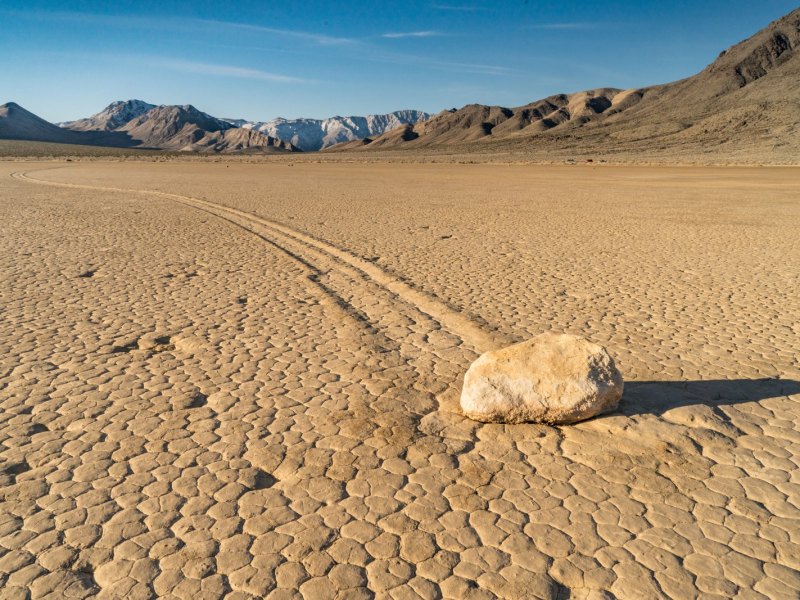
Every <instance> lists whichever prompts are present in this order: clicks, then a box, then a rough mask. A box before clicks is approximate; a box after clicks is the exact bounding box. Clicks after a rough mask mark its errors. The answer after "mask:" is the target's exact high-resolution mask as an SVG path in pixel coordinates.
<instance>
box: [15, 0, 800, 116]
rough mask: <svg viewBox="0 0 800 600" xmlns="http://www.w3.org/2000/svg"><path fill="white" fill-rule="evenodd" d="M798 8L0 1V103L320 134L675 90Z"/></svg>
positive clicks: (520, 2)
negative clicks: (355, 120)
mask: <svg viewBox="0 0 800 600" xmlns="http://www.w3.org/2000/svg"><path fill="white" fill-rule="evenodd" d="M796 7H797V0H791V1H784V0H760V1H759V2H752V1H751V0H746V1H740V0H700V1H698V0H670V1H664V0H640V1H628V2H614V1H604V2H598V1H597V0H591V1H584V0H570V1H569V2H564V1H563V0H514V1H508V2H502V1H494V2H492V1H489V0H427V1H408V2H400V1H395V0H383V1H378V0H375V1H373V2H365V1H353V0H339V1H337V2H333V1H328V2H325V1H321V0H313V1H306V2H300V1H293V0H281V1H269V0H260V1H256V0H239V1H237V2H230V3H223V2H219V1H218V0H215V1H213V2H212V1H209V0H191V1H189V2H183V1H180V2H170V1H169V0H161V1H160V2H153V1H149V0H139V1H129V0H116V1H115V2H107V1H106V2H102V1H98V0H84V1H69V0H61V1H53V0H50V1H45V0H24V1H14V0H0V55H2V57H3V71H2V75H0V103H2V102H8V101H14V102H17V103H18V104H20V105H22V106H23V107H25V108H27V109H28V110H30V111H32V112H34V113H36V114H38V115H39V116H41V117H42V118H45V119H47V120H49V121H53V122H57V121H64V120H69V119H75V118H80V117H84V116H87V115H89V114H93V113H95V112H98V111H100V110H101V109H102V108H103V107H105V106H106V105H108V104H109V103H110V102H112V101H114V100H124V99H129V98H138V99H141V100H145V101H147V102H151V103H153V104H193V105H194V106H196V107H197V108H199V109H200V110H203V111H205V112H208V113H210V114H212V115H215V116H218V117H227V118H244V119H250V120H268V119H271V118H274V117H279V116H280V117H286V118H298V117H309V118H325V117H330V116H333V115H364V114H375V113H385V112H390V111H393V110H399V109H420V110H425V111H428V112H438V111H440V110H442V109H445V108H452V107H460V106H463V105H465V104H470V103H475V102H477V103H481V104H499V105H502V106H519V105H522V104H526V103H528V102H531V101H533V100H537V99H539V98H543V97H546V96H549V95H551V94H555V93H561V92H575V91H580V90H584V89H590V88H594V87H618V88H630V87H641V86H645V85H650V84H656V83H666V82H668V81H673V80H676V79H681V78H683V77H687V76H690V75H692V74H694V73H696V72H697V71H699V70H701V69H702V68H703V67H705V66H706V65H707V64H708V63H710V62H712V61H713V60H714V59H715V58H716V57H717V55H718V54H719V53H720V52H721V51H722V50H723V49H725V48H727V47H729V46H731V45H732V44H734V43H737V42H739V41H741V40H743V39H745V38H746V37H749V36H750V35H752V34H753V33H755V32H756V31H758V30H759V29H761V28H763V27H764V26H766V25H767V24H768V23H770V22H771V21H773V20H775V19H777V18H779V17H781V16H783V15H784V14H786V13H788V12H790V11H791V10H793V9H794V8H796Z"/></svg>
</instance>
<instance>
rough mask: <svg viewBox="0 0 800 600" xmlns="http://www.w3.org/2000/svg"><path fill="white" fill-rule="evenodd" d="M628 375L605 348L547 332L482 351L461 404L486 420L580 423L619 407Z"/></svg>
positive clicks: (466, 382)
mask: <svg viewBox="0 0 800 600" xmlns="http://www.w3.org/2000/svg"><path fill="white" fill-rule="evenodd" d="M622 388H623V382H622V375H621V374H620V372H619V370H617V367H616V366H615V365H614V359H612V358H611V356H610V355H609V354H608V352H607V351H606V349H605V348H603V347H602V346H600V345H598V344H593V343H592V342H590V341H588V340H586V339H584V338H581V337H578V336H575V335H566V334H558V333H543V334H541V335H538V336H536V337H535V338H533V339H531V340H528V341H526V342H522V343H519V344H514V345H513V346H508V347H507V348H502V349H500V350H493V351H491V352H486V353H485V354H483V355H481V356H480V357H479V358H478V359H477V360H476V361H475V362H473V363H472V365H471V366H470V368H469V370H467V374H466V375H465V376H464V388H463V390H462V392H461V408H462V410H463V411H464V414H465V415H466V416H467V417H469V418H471V419H474V420H476V421H483V422H486V423H523V422H533V423H548V424H551V425H558V424H567V423H575V422H577V421H582V420H584V419H589V418H591V417H594V416H596V415H599V414H601V413H605V412H609V411H611V410H614V409H615V408H616V407H617V405H618V404H619V400H620V398H622Z"/></svg>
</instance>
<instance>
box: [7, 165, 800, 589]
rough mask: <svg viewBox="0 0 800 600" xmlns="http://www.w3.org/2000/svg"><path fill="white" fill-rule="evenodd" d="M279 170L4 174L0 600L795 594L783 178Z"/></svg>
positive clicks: (792, 195)
mask: <svg viewBox="0 0 800 600" xmlns="http://www.w3.org/2000/svg"><path fill="white" fill-rule="evenodd" d="M289 166H290V165H289V163H286V162H283V163H274V164H262V165H247V164H228V163H212V164H202V163H195V164H193V163H183V164H180V163H179V164H174V163H164V164H147V163H125V164H120V163H92V164H78V163H70V164H69V165H67V164H66V163H62V164H58V163H52V164H49V165H48V164H44V163H41V162H40V163H35V164H33V163H31V164H25V163H22V162H15V163H5V164H0V248H1V249H2V251H1V252H0V274H1V275H0V277H2V286H1V287H0V301H1V302H2V310H3V319H2V321H1V322H0V597H2V598H44V597H50V598H87V597H101V598H121V597H125V598H151V597H165V598H173V597H174V598H192V599H197V598H223V597H224V598H230V599H234V598H237V599H238V598H242V599H243V598H263V597H267V598H298V597H302V598H306V599H317V598H371V597H378V598H393V599H400V598H475V599H478V598H562V599H566V598H570V599H578V598H709V599H710V598H732V597H737V598H797V596H798V590H799V589H800V574H799V573H798V569H799V568H800V485H799V484H800V480H799V479H798V477H799V476H798V472H799V471H798V466H800V433H798V420H799V417H800V406H799V405H798V401H800V366H799V365H798V353H799V352H800V295H798V294H797V290H798V289H800V244H798V231H800V204H798V202H797V198H798V197H800V169H793V168H771V169H770V168H667V167H659V168H647V167H605V166H603V167H582V166H581V167H579V166H574V167H557V166H550V167H545V166H540V167H536V166H500V165H400V164H397V165H392V164H369V165H366V164H365V165H358V164H297V165H295V166H294V167H293V168H289ZM146 190H149V191H146ZM549 329H557V330H562V331H568V332H572V333H578V334H581V335H585V336H588V337H590V338H591V339H593V340H595V341H597V342H600V343H602V344H605V345H606V346H607V347H608V348H609V349H610V350H611V352H612V353H613V354H614V355H615V357H616V358H617V363H618V365H619V366H620V368H621V370H622V372H623V374H624V375H625V377H626V381H627V382H628V383H627V385H626V392H625V396H624V398H623V401H622V406H621V410H620V411H619V412H618V413H615V414H612V415H607V416H604V417H601V418H597V419H594V420H592V421H589V422H586V423H582V424H579V425H576V426H569V427H563V428H553V427H545V426H535V425H515V426H507V427H506V426H501V425H484V424H478V423H474V422H471V421H469V420H466V419H464V418H463V417H461V416H460V415H459V412H458V394H459V391H460V385H461V377H462V376H463V373H464V371H465V370H466V368H467V366H468V365H469V363H470V362H471V361H472V360H473V359H474V358H475V357H476V356H477V352H479V351H482V350H485V349H488V348H491V347H496V346H499V345H502V344H505V343H508V342H511V341H516V340H520V339H523V338H527V337H530V336H533V335H535V334H537V333H539V332H541V331H544V330H549Z"/></svg>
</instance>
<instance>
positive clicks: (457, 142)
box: [331, 9, 800, 160]
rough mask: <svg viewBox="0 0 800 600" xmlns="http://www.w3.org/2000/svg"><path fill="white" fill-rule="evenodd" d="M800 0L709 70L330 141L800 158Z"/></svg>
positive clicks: (447, 114)
mask: <svg viewBox="0 0 800 600" xmlns="http://www.w3.org/2000/svg"><path fill="white" fill-rule="evenodd" d="M799 45H800V9H797V10H795V11H793V12H791V13H790V14H788V15H786V16H785V17H783V18H781V19H779V20H777V21H775V22H774V23H772V24H770V25H769V26H768V27H766V28H764V29H763V30H761V31H760V32H758V33H757V34H755V35H754V36H752V37H750V38H748V39H747V40H745V41H743V42H741V43H739V44H737V45H735V46H733V47H731V48H729V49H728V50H725V51H723V52H722V53H721V54H720V55H719V57H718V58H717V59H716V60H715V61H714V62H713V63H711V64H710V65H709V66H708V67H706V68H705V69H704V70H703V71H701V72H700V73H698V74H696V75H694V76H692V77H689V78H687V79H683V80H680V81H676V82H673V83H669V84H664V85H659V86H652V87H645V88H640V89H629V90H619V89H614V88H603V89H596V90H588V91H584V92H579V93H575V94H558V95H555V96H550V97H548V98H544V99H542V100H538V101H536V102H532V103H530V104H526V105H524V106H519V107H515V108H506V107H501V106H483V105H468V106H465V107H463V108H461V109H458V110H456V109H452V110H448V111H443V112H441V113H439V114H438V115H436V116H434V117H433V118H431V119H428V120H426V121H423V122H420V123H416V124H414V125H407V126H403V127H401V128H398V129H396V130H393V131H390V132H387V133H386V134H384V135H383V136H378V137H376V138H374V139H371V140H369V141H367V143H363V144H361V145H360V146H358V147H355V146H353V145H346V146H336V147H333V148H331V150H334V151H335V150H340V149H342V150H362V151H367V150H374V149H380V150H388V149H415V148H431V149H434V148H445V147H446V148H449V149H451V150H453V151H464V152H471V151H476V152H493V151H511V152H532V153H537V152H538V153H542V154H550V153H552V152H556V153H559V152H561V153H569V154H577V155H583V154H592V155H596V154H616V153H631V152H632V153H640V152H649V153H652V152H655V153H665V154H670V155H672V156H680V155H681V153H682V152H683V151H684V150H685V151H691V152H692V153H696V154H701V155H706V154H708V155H711V154H714V153H719V152H722V153H725V154H728V155H731V156H734V155H736V156H746V155H747V154H748V153H750V154H752V156H753V157H764V159H765V160H772V159H773V158H778V159H779V158H780V157H781V156H784V155H785V156H789V157H791V156H794V157H795V158H800V136H798V132H800V53H798V51H797V48H798V46H799Z"/></svg>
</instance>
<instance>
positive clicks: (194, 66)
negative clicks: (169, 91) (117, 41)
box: [153, 59, 310, 83]
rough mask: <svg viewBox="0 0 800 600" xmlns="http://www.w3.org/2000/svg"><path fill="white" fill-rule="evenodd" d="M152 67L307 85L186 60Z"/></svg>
mask: <svg viewBox="0 0 800 600" xmlns="http://www.w3.org/2000/svg"><path fill="white" fill-rule="evenodd" d="M153 64H154V65H159V66H161V67H165V68H167V69H171V70H174V71H182V72H184V73H198V74H200V75H219V76H222V77H238V78H240V79H257V80H260V81H274V82H277V83H309V82H310V80H308V79H301V78H299V77H290V76H289V75H281V74H279V73H270V72H268V71H261V70H259V69H248V68H246V67H236V66H232V65H216V64H210V63H200V62H192V61H186V60H169V59H167V60H157V61H156V60H153Z"/></svg>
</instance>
